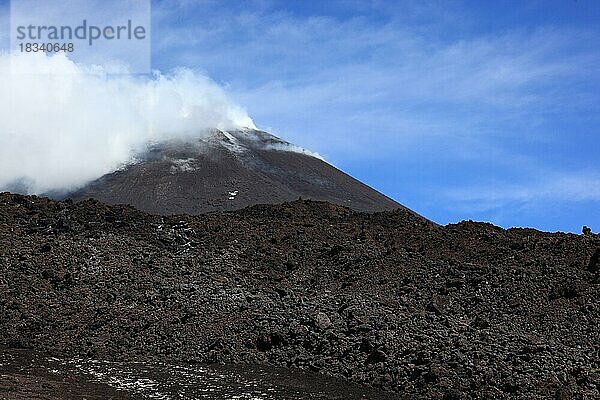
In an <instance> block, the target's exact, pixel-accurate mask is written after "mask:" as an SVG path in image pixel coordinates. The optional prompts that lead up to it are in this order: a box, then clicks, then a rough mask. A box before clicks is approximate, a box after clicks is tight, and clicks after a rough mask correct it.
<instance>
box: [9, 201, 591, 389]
mask: <svg viewBox="0 0 600 400" xmlns="http://www.w3.org/2000/svg"><path fill="white" fill-rule="evenodd" d="M0 293H1V294H2V295H1V296H0V348H1V347H2V346H7V347H12V348H29V349H34V350H37V351H40V352H46V353H51V354H54V355H62V356H69V355H71V356H73V355H76V356H81V357H91V358H100V359H110V358H118V359H121V360H123V361H135V360H146V362H152V360H154V361H161V362H173V363H180V362H196V363H197V362H201V363H202V362H215V361H217V362H220V361H223V362H229V363H260V364H268V365H272V366H282V367H292V368H300V369H304V370H311V371H319V372H320V373H323V374H326V375H333V376H335V377H339V378H342V379H346V380H348V381H353V382H356V383H363V384H370V385H373V386H376V387H380V388H384V389H386V390H390V391H394V392H397V393H398V395H400V396H401V397H405V398H411V399H412V398H424V399H462V398H479V399H504V398H520V399H548V398H556V399H598V398H600V329H599V326H600V236H599V235H594V234H586V235H573V234H559V233H555V234H551V233H544V232H539V231H535V230H532V229H509V230H504V229H500V228H498V227H495V226H492V225H489V224H483V223H473V222H462V223H459V224H455V225H448V226H445V227H441V226H436V225H434V224H432V223H429V222H427V221H425V220H423V219H422V218H419V217H417V216H415V215H414V214H412V213H410V212H408V211H406V210H402V209H399V210H395V211H391V212H383V213H375V214H366V213H357V212H353V211H351V210H349V209H347V208H344V207H341V206H337V205H332V204H328V203H320V202H312V201H296V202H293V203H285V204H281V205H262V206H255V207H252V208H249V209H245V210H241V211H235V212H230V213H215V214H206V215H199V216H157V215H149V214H146V213H143V212H139V211H137V210H134V209H132V208H130V207H125V206H107V205H104V204H102V203H99V202H96V201H85V202H81V203H72V202H54V201H50V200H47V199H41V198H35V197H23V196H18V195H9V194H4V195H0ZM2 368H3V367H2V366H1V365H0V386H1V385H2V380H3V379H6V376H7V375H6V372H5V371H3V370H2ZM0 388H1V387H0ZM0 398H1V395H0ZM367 398H369V397H367ZM387 398H390V399H391V398H394V396H392V394H390V395H389V396H388V397H387Z"/></svg>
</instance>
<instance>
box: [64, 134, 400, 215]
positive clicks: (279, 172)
mask: <svg viewBox="0 0 600 400" xmlns="http://www.w3.org/2000/svg"><path fill="white" fill-rule="evenodd" d="M68 197H70V198H72V199H73V200H85V199H89V198H92V199H96V200H99V201H102V202H105V203H109V204H129V205H132V206H134V207H136V208H138V209H140V210H144V211H147V212H151V213H154V214H202V213H207V212H213V211H232V210H237V209H242V208H244V207H247V206H252V205H256V204H278V203H283V202H286V201H292V200H297V199H298V198H304V199H312V200H320V201H328V202H331V203H335V204H340V205H344V206H347V207H349V208H352V209H354V210H357V211H365V212H377V211H385V210H392V209H397V208H405V207H404V206H402V205H401V204H399V203H397V202H396V201H394V200H392V199H391V198H389V197H387V196H385V195H383V194H381V193H379V192H378V191H376V190H374V189H372V188H371V187H369V186H367V185H365V184H363V183H361V182H360V181H358V180H356V179H354V178H352V177H351V176H349V175H347V174H345V173H344V172H342V171H340V170H339V169H337V168H335V167H334V166H332V165H330V164H328V163H327V162H325V161H324V160H323V159H321V158H320V157H319V156H318V155H316V154H314V153H311V152H309V151H307V150H304V149H301V148H299V147H297V146H294V145H293V144H291V143H289V142H286V141H284V140H281V139H279V138H277V137H275V136H273V135H270V134H268V133H266V132H264V131H259V130H252V129H243V130H235V131H221V130H213V131H211V132H210V133H208V134H207V135H203V136H201V137H197V138H193V139H191V138H190V139H185V140H182V139H179V140H170V141H165V142H160V143H154V144H152V145H150V146H149V147H148V149H147V151H145V152H143V153H141V154H139V155H138V156H137V158H136V161H135V162H132V163H130V164H129V165H127V166H125V167H124V168H121V169H120V170H118V171H116V172H113V173H110V174H107V175H104V176H102V177H100V178H99V179H97V180H95V181H93V182H91V183H89V184H87V185H86V186H85V187H83V188H81V189H79V190H78V191H76V192H74V193H70V194H69V196H68Z"/></svg>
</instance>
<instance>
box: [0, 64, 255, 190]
mask: <svg viewBox="0 0 600 400" xmlns="http://www.w3.org/2000/svg"><path fill="white" fill-rule="evenodd" d="M240 127H250V128H253V127H254V124H253V122H252V119H251V118H250V117H249V116H248V115H247V114H246V112H245V111H244V110H243V109H242V108H240V107H239V106H237V105H235V104H233V103H232V102H231V101H230V100H229V99H228V98H227V96H226V95H225V93H224V91H223V90H222V89H221V88H220V87H219V86H218V85H217V84H216V83H214V82H213V81H211V80H210V79H209V78H207V77H206V76H203V75H199V74H196V73H194V72H192V71H189V70H185V69H181V70H177V71H175V72H173V73H170V74H165V75H163V74H160V73H158V72H157V73H155V74H154V75H153V76H152V77H140V76H134V75H125V74H122V75H109V74H107V73H106V71H105V70H103V69H102V68H100V67H97V66H86V65H80V64H76V63H74V62H72V61H71V60H69V59H68V58H67V57H66V56H64V55H55V56H46V55H43V54H39V55H29V54H28V55H26V56H23V55H14V54H13V55H9V54H5V55H0V191H2V190H13V191H20V192H28V193H44V192H48V191H66V190H71V189H74V188H77V187H78V186H81V185H83V184H85V183H86V182H88V181H90V180H93V179H95V178H98V177H100V176H102V175H103V174H106V173H109V172H112V171H114V170H116V169H118V168H119V167H120V166H122V165H123V164H125V163H127V162H128V161H129V160H130V159H131V157H132V155H133V154H134V153H135V152H137V151H139V150H141V149H143V147H144V146H145V145H146V144H147V143H148V142H152V141H160V140H166V139H173V138H178V137H189V136H198V135H201V134H202V133H204V132H206V131H207V130H209V129H211V128H218V129H234V128H240Z"/></svg>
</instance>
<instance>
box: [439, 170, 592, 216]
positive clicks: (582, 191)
mask: <svg viewBox="0 0 600 400" xmlns="http://www.w3.org/2000/svg"><path fill="white" fill-rule="evenodd" d="M444 197H446V198H447V199H448V200H450V201H453V202H458V203H463V204H468V205H472V204H473V203H477V204H480V205H482V204H487V205H488V207H489V208H497V207H500V206H506V205H507V204H510V203H515V202H518V203H535V202H539V201H562V202H581V201H600V174H598V173H589V172H576V173H570V174H565V173H553V174H545V175H543V176H540V177H539V178H538V179H530V180H526V181H524V182H520V183H499V184H497V185H482V186H472V187H465V188H455V189H449V190H446V191H445V192H444Z"/></svg>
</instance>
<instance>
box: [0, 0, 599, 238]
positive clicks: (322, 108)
mask: <svg viewBox="0 0 600 400" xmlns="http://www.w3.org/2000/svg"><path fill="white" fill-rule="evenodd" d="M319 3H325V4H319ZM5 4H6V3H5ZM5 9H6V8H5ZM152 12H153V15H152V17H153V26H152V38H153V44H152V45H153V53H152V65H153V67H154V68H156V69H160V70H163V71H167V70H170V69H172V68H176V67H180V66H185V67H188V68H192V69H195V70H199V71H202V72H205V73H206V74H207V75H208V76H210V77H211V78H212V79H214V80H215V81H216V82H218V83H219V84H221V85H223V86H224V87H225V88H226V90H227V91H228V93H229V94H230V95H231V96H232V97H233V98H234V99H235V100H236V101H237V102H238V103H240V104H241V105H243V106H244V107H245V108H246V109H247V110H248V112H249V113H250V115H251V116H252V117H253V118H254V121H255V123H256V124H257V125H258V126H259V127H261V128H263V129H266V130H269V131H271V132H273V133H275V134H277V135H279V136H281V137H283V138H285V139H288V140H290V141H292V142H294V143H296V144H299V145H301V146H304V147H306V148H308V149H310V150H313V151H316V152H319V153H320V154H323V155H324V156H325V157H326V159H327V160H329V161H330V162H332V163H333V164H334V165H336V166H338V167H339V168H341V169H343V170H344V171H346V172H348V173H350V174H351V175H353V176H355V177H356V178H358V179H360V180H362V181H364V182H366V183H368V184H370V185H371V186H373V187H375V188H377V189H378V190H380V191H382V192H384V193H385V194H387V195H389V196H390V197H393V198H394V199H396V200H397V201H399V202H400V203H403V204H405V205H407V206H409V207H410V208H412V209H414V210H416V211H417V212H419V213H421V214H423V215H425V216H427V217H429V218H431V219H433V220H435V221H437V222H439V223H442V224H445V223H448V222H457V221H459V220H462V219H473V220H481V221H489V222H492V223H494V224H497V225H500V226H503V227H511V226H530V227H535V228H539V229H543V230H550V231H555V230H562V231H572V232H580V231H581V226H582V225H584V224H585V225H588V226H590V227H592V229H593V230H594V231H600V207H599V206H600V157H599V155H600V140H599V138H600V131H599V128H598V127H599V126H600V125H599V123H600V2H597V1H594V0H577V1H574V0H563V1H530V2H521V1H494V2H487V1H485V2H484V1H429V2H428V1H405V2H402V1H364V0H357V1H354V0H347V1H330V2H312V1H291V0H287V1H268V0H262V1H258V0H257V1H236V2H229V1H192V0H178V1H177V0H175V1H174V0H169V1H166V0H165V1H154V2H153V11H152ZM0 14H2V12H1V11H0ZM4 14H5V15H6V12H4ZM1 22H2V20H1V19H0V23H1ZM4 22H6V20H5V21H4ZM0 35H1V34H0ZM3 40H4V42H5V41H6V38H2V37H1V36H0V45H1V43H2V41H3Z"/></svg>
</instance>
